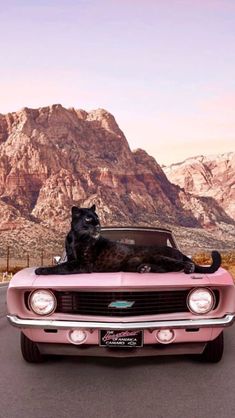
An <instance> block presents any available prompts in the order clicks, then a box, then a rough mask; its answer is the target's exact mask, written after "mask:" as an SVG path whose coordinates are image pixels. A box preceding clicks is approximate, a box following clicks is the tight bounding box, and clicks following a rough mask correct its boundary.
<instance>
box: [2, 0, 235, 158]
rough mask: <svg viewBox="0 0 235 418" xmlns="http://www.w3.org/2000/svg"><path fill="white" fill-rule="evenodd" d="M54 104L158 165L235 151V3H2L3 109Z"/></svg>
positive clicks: (225, 0) (210, 0) (70, 0)
mask: <svg viewBox="0 0 235 418" xmlns="http://www.w3.org/2000/svg"><path fill="white" fill-rule="evenodd" d="M54 103H61V104H62V105H63V106H64V107H74V108H76V109H79V108H82V109H85V110H87V111H90V110H92V109H97V108H104V109H106V110H108V111H109V112H111V113H112V114H113V115H114V116H115V119H116V121H117V123H118V125H119V127H120V128H121V129H122V131H123V132H124V134H125V136H126V138H127V140H128V142H129V144H130V147H131V149H136V148H143V149H145V150H146V151H147V152H148V153H149V154H150V155H153V156H154V157H155V158H156V160H157V162H158V163H160V164H170V163H173V162H177V161H182V160H184V159H185V158H188V157H192V156H195V155H201V154H216V153H224V152H230V151H235V0H8V1H7V2H6V0H4V1H3V0H0V113H2V114H6V113H7V112H13V111H18V110H20V109H21V108H23V107H25V106H26V107H32V108H37V107H42V106H48V105H51V104H54Z"/></svg>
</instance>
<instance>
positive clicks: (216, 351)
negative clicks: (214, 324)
mask: <svg viewBox="0 0 235 418" xmlns="http://www.w3.org/2000/svg"><path fill="white" fill-rule="evenodd" d="M223 352H224V333H223V332H221V333H220V335H219V336H218V337H217V338H216V339H215V340H213V341H209V342H208V343H207V344H206V347H205V349H204V351H203V353H202V354H200V360H202V361H204V362H208V363H218V362H219V361H220V360H221V359H222V356H223Z"/></svg>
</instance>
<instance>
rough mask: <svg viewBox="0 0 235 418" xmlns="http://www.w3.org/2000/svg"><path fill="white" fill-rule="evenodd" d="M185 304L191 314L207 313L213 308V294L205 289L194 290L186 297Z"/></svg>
mask: <svg viewBox="0 0 235 418" xmlns="http://www.w3.org/2000/svg"><path fill="white" fill-rule="evenodd" d="M187 304H188V308H189V310H190V311H191V312H192V313H195V314H205V313H208V312H210V311H211V310H212V309H213V308H214V306H215V296H214V293H213V292H212V291H211V290H209V289H206V288H199V289H194V290H192V291H191V292H190V293H189V295H188V299H187Z"/></svg>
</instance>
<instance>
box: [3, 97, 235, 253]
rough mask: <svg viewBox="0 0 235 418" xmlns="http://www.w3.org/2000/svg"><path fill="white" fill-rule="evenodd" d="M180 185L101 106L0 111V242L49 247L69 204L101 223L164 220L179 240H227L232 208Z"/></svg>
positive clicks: (59, 238)
mask: <svg viewBox="0 0 235 418" xmlns="http://www.w3.org/2000/svg"><path fill="white" fill-rule="evenodd" d="M166 174H167V175H168V176H169V178H167V176H166ZM183 186H184V187H185V184H183V185H182V184H174V181H173V180H172V179H171V177H170V175H169V171H167V170H165V173H164V171H163V169H162V168H161V167H160V166H159V164H158V163H157V162H156V160H155V159H154V158H153V157H151V156H149V155H148V154H147V153H146V152H145V151H144V150H140V149H139V150H136V151H131V149H130V147H129V145H128V142H127V140H126V138H125V136H124V134H123V132H122V131H121V129H120V128H119V126H118V124H117V122H116V121H115V119H114V117H113V116H112V115H111V114H110V113H109V112H107V111H106V110H104V109H97V110H94V111H91V112H89V113H88V112H86V111H84V110H76V109H65V108H63V107H62V106H61V105H53V106H49V107H43V108H39V109H29V108H24V109H22V110H21V111H19V112H14V113H9V114H7V115H0V244H1V247H2V248H3V247H4V245H5V246H6V244H7V245H11V246H14V247H15V251H16V253H18V252H20V251H21V250H22V249H24V250H27V251H28V250H29V248H30V249H31V250H32V249H34V250H35V251H38V249H39V248H41V247H46V248H48V250H50V251H53V249H54V248H57V247H59V246H60V245H61V244H62V242H63V239H64V235H65V233H66V231H67V230H68V228H69V223H70V210H71V206H73V205H78V206H84V207H86V206H89V205H91V204H93V203H95V204H96V206H97V211H98V213H99V216H100V218H101V222H102V224H103V225H107V224H109V225H110V224H113V225H118V224H121V225H156V226H168V227H171V228H174V229H175V230H176V233H177V235H178V236H179V238H180V239H181V244H182V245H183V246H188V244H191V246H193V245H194V243H193V241H192V239H194V240H195V243H196V244H197V245H199V246H209V247H210V248H216V247H220V246H222V245H223V246H224V242H225V241H226V245H227V246H228V247H231V245H232V243H233V242H234V213H233V212H231V211H230V210H228V209H227V205H224V204H222V201H221V200H220V199H217V195H216V193H215V194H211V193H203V194H201V195H200V193H199V192H198V190H196V189H195V190H190V189H188V188H187V187H185V188H184V187H183ZM229 187H230V186H229ZM193 236H194V238H193ZM0 251H1V250H0Z"/></svg>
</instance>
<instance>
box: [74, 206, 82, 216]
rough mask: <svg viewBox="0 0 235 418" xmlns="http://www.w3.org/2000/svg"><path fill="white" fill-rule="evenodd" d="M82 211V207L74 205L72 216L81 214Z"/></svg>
mask: <svg viewBox="0 0 235 418" xmlns="http://www.w3.org/2000/svg"><path fill="white" fill-rule="evenodd" d="M80 213H81V209H80V208H78V207H77V206H73V207H72V216H75V215H79V214H80Z"/></svg>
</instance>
